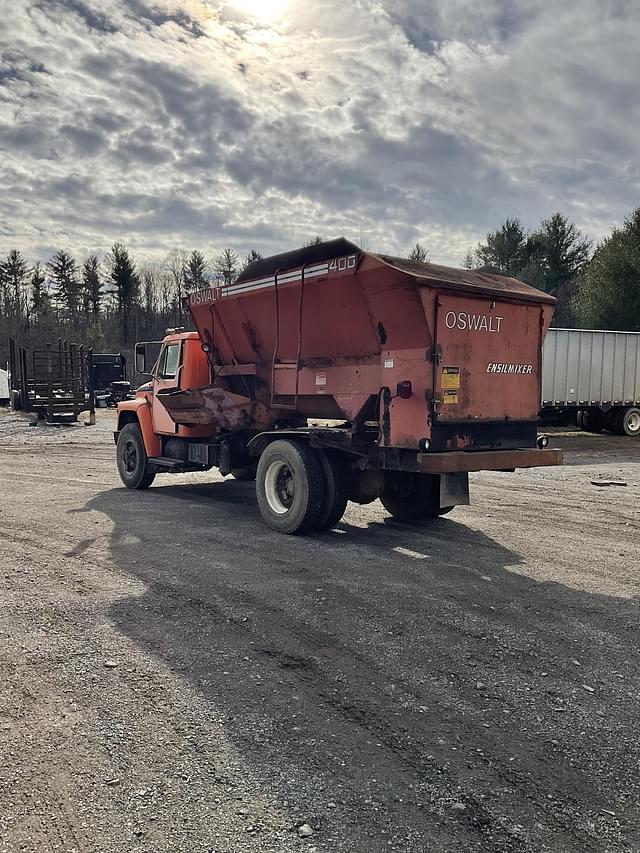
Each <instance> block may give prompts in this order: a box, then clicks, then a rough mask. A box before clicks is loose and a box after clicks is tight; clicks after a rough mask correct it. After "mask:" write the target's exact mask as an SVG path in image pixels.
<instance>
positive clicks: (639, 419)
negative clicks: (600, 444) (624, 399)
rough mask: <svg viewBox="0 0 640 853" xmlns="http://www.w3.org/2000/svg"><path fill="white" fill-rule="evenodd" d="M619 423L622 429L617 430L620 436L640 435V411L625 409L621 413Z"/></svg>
mask: <svg viewBox="0 0 640 853" xmlns="http://www.w3.org/2000/svg"><path fill="white" fill-rule="evenodd" d="M618 423H619V424H620V429H619V430H616V431H617V432H619V433H620V435H629V436H632V437H635V436H637V435H640V409H635V408H631V409H623V410H622V411H621V412H620V415H619V419H618Z"/></svg>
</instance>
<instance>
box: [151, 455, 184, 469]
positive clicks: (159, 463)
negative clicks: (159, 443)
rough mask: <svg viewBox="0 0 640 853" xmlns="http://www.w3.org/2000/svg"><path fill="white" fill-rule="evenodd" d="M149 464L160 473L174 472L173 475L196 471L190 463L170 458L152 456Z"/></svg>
mask: <svg viewBox="0 0 640 853" xmlns="http://www.w3.org/2000/svg"><path fill="white" fill-rule="evenodd" d="M149 464H150V465H153V467H154V468H157V469H158V470H159V471H172V472H173V473H180V472H181V471H193V470H194V469H193V466H191V465H189V463H188V462H183V461H182V460H181V459H171V458H170V457H169V456H152V457H150V458H149Z"/></svg>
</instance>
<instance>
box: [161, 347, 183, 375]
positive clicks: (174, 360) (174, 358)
mask: <svg viewBox="0 0 640 853" xmlns="http://www.w3.org/2000/svg"><path fill="white" fill-rule="evenodd" d="M180 348H181V347H180V344H169V345H168V346H166V347H165V348H164V351H163V353H162V357H161V358H160V370H159V371H158V379H175V378H176V373H177V371H178V364H179V363H180Z"/></svg>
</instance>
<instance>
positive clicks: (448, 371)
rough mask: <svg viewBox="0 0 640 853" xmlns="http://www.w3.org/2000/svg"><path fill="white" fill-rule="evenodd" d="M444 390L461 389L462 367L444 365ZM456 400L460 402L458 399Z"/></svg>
mask: <svg viewBox="0 0 640 853" xmlns="http://www.w3.org/2000/svg"><path fill="white" fill-rule="evenodd" d="M442 390H443V391H459V390H460V368H459V367H443V368H442ZM456 402H458V401H457V400H456Z"/></svg>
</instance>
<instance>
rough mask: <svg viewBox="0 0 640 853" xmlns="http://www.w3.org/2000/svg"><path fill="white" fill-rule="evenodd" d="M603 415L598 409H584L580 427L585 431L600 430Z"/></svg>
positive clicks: (601, 428)
mask: <svg viewBox="0 0 640 853" xmlns="http://www.w3.org/2000/svg"><path fill="white" fill-rule="evenodd" d="M604 423H605V415H604V412H603V411H601V410H600V409H585V410H584V412H583V414H582V428H583V429H584V430H586V431H587V432H596V433H597V432H602V430H603V429H604Z"/></svg>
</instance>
